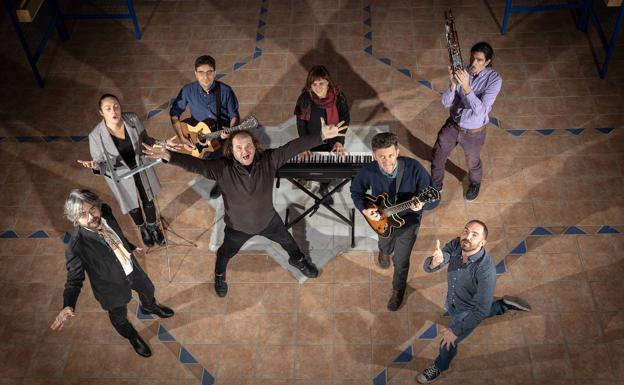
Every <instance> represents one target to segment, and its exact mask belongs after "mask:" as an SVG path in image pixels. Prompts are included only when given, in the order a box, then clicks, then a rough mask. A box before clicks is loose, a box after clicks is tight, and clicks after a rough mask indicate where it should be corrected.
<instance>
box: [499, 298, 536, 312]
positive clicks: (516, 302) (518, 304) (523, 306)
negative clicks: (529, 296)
mask: <svg viewBox="0 0 624 385" xmlns="http://www.w3.org/2000/svg"><path fill="white" fill-rule="evenodd" d="M503 303H504V304H505V305H506V306H507V307H508V308H509V309H513V310H520V311H530V310H531V305H530V304H529V303H528V302H527V301H525V300H523V299H522V298H519V297H512V296H510V295H504V296H503Z"/></svg>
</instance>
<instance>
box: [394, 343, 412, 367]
mask: <svg viewBox="0 0 624 385" xmlns="http://www.w3.org/2000/svg"><path fill="white" fill-rule="evenodd" d="M412 358H414V351H413V350H412V345H410V346H408V347H407V349H405V350H403V351H402V352H401V354H399V355H398V356H397V357H396V358H395V359H394V361H392V363H394V364H406V363H408V362H410V361H411V360H412Z"/></svg>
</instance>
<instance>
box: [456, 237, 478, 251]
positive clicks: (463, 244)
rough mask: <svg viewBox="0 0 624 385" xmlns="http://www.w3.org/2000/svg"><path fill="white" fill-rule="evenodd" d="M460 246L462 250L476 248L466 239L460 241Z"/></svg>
mask: <svg viewBox="0 0 624 385" xmlns="http://www.w3.org/2000/svg"><path fill="white" fill-rule="evenodd" d="M459 247H460V248H461V249H462V251H472V250H474V249H475V248H474V247H473V245H472V244H471V243H470V242H469V241H467V240H465V239H463V240H461V241H460V243H459Z"/></svg>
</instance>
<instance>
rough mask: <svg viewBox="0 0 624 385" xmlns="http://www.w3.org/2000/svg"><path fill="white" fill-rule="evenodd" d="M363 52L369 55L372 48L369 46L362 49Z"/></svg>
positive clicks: (371, 52)
mask: <svg viewBox="0 0 624 385" xmlns="http://www.w3.org/2000/svg"><path fill="white" fill-rule="evenodd" d="M364 52H366V53H367V54H369V55H372V54H373V46H372V45H369V46H368V47H366V48H364Z"/></svg>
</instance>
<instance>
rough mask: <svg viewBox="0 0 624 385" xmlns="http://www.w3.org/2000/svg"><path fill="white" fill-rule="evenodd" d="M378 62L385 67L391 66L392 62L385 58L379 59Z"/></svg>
mask: <svg viewBox="0 0 624 385" xmlns="http://www.w3.org/2000/svg"><path fill="white" fill-rule="evenodd" d="M379 61H380V62H382V63H384V64H387V65H392V60H390V59H388V58H387V57H382V58H380V59H379Z"/></svg>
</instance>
